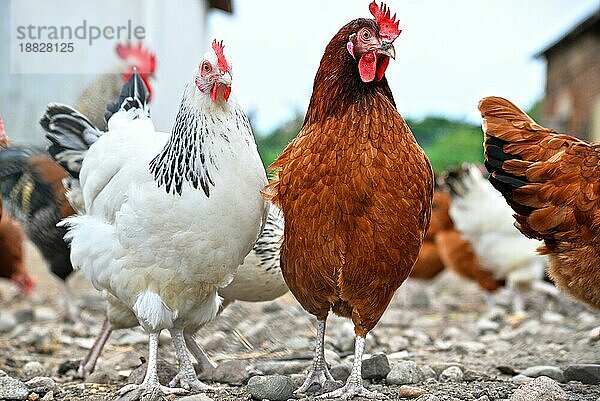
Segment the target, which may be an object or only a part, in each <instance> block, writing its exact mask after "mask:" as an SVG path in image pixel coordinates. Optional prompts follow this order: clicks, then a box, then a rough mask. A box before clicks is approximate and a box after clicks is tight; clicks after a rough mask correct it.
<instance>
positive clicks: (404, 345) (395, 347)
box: [389, 335, 410, 352]
mask: <svg viewBox="0 0 600 401" xmlns="http://www.w3.org/2000/svg"><path fill="white" fill-rule="evenodd" d="M389 347H390V351H391V352H398V351H403V350H406V349H408V347H410V342H409V341H408V340H407V339H406V338H404V337H403V336H398V335H397V336H394V337H392V338H391V339H390V340H389Z"/></svg>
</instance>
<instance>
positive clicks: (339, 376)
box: [329, 363, 364, 382]
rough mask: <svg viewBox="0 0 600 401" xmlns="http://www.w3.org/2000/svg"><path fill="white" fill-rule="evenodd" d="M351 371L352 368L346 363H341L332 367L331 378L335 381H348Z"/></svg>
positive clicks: (330, 370)
mask: <svg viewBox="0 0 600 401" xmlns="http://www.w3.org/2000/svg"><path fill="white" fill-rule="evenodd" d="M351 370H352V366H350V365H348V364H345V363H340V364H337V365H334V366H332V367H331V369H329V373H331V376H333V378H334V379H335V380H342V381H344V382H345V381H346V380H347V379H348V376H350V371H351ZM363 377H364V375H363Z"/></svg>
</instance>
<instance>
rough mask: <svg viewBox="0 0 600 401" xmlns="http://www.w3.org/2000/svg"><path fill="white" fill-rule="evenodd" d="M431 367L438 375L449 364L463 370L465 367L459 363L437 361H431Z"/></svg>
mask: <svg viewBox="0 0 600 401" xmlns="http://www.w3.org/2000/svg"><path fill="white" fill-rule="evenodd" d="M430 366H431V368H432V369H433V370H435V373H437V374H438V376H439V375H440V374H441V373H442V372H443V371H444V370H446V369H448V368H449V367H451V366H456V367H458V368H460V370H462V371H464V370H465V367H464V366H463V365H461V364H460V363H452V362H450V363H448V362H439V363H433V364H431V365H430Z"/></svg>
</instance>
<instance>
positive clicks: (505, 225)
mask: <svg viewBox="0 0 600 401" xmlns="http://www.w3.org/2000/svg"><path fill="white" fill-rule="evenodd" d="M444 181H445V183H446V184H447V185H448V186H449V188H450V195H451V197H452V202H451V204H450V210H449V213H450V217H451V218H452V221H453V222H454V224H455V226H456V228H457V229H458V231H460V233H461V234H462V235H463V236H464V237H465V238H466V239H468V240H469V242H470V243H471V244H472V246H473V249H474V250H475V253H476V254H477V257H478V258H479V260H480V262H481V264H482V266H484V267H485V268H486V269H487V270H489V271H491V272H493V273H494V274H495V276H496V278H498V279H503V280H506V285H507V287H508V288H510V289H514V290H517V291H518V290H522V289H529V288H535V289H538V290H542V291H545V292H548V293H550V294H552V295H557V294H558V290H557V289H556V288H555V287H553V286H552V285H550V284H547V283H545V282H544V281H543V280H544V271H545V268H546V265H547V263H548V260H547V258H546V256H542V255H540V254H539V253H538V252H537V249H538V247H540V246H541V245H542V243H541V241H538V240H535V239H531V238H527V237H525V236H523V235H522V234H521V233H520V232H519V230H517V228H516V227H515V226H514V218H513V211H512V209H511V208H510V207H509V206H508V205H507V204H506V202H504V199H503V198H502V196H501V195H500V194H499V193H498V191H496V190H495V189H494V187H492V185H491V184H490V183H489V181H488V180H487V179H485V177H484V176H483V174H482V172H481V170H480V169H479V168H478V167H477V166H476V165H474V164H470V163H465V164H463V165H462V167H460V168H458V169H455V170H451V171H449V172H448V173H447V175H446V176H445V178H444ZM523 309H524V305H523V299H522V297H521V295H520V294H519V292H517V293H516V294H515V298H514V312H515V313H521V312H523Z"/></svg>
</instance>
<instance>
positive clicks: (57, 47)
mask: <svg viewBox="0 0 600 401" xmlns="http://www.w3.org/2000/svg"><path fill="white" fill-rule="evenodd" d="M19 50H20V51H21V53H73V51H74V50H75V48H74V47H73V43H72V42H69V43H36V42H33V43H31V42H26V43H19Z"/></svg>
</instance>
